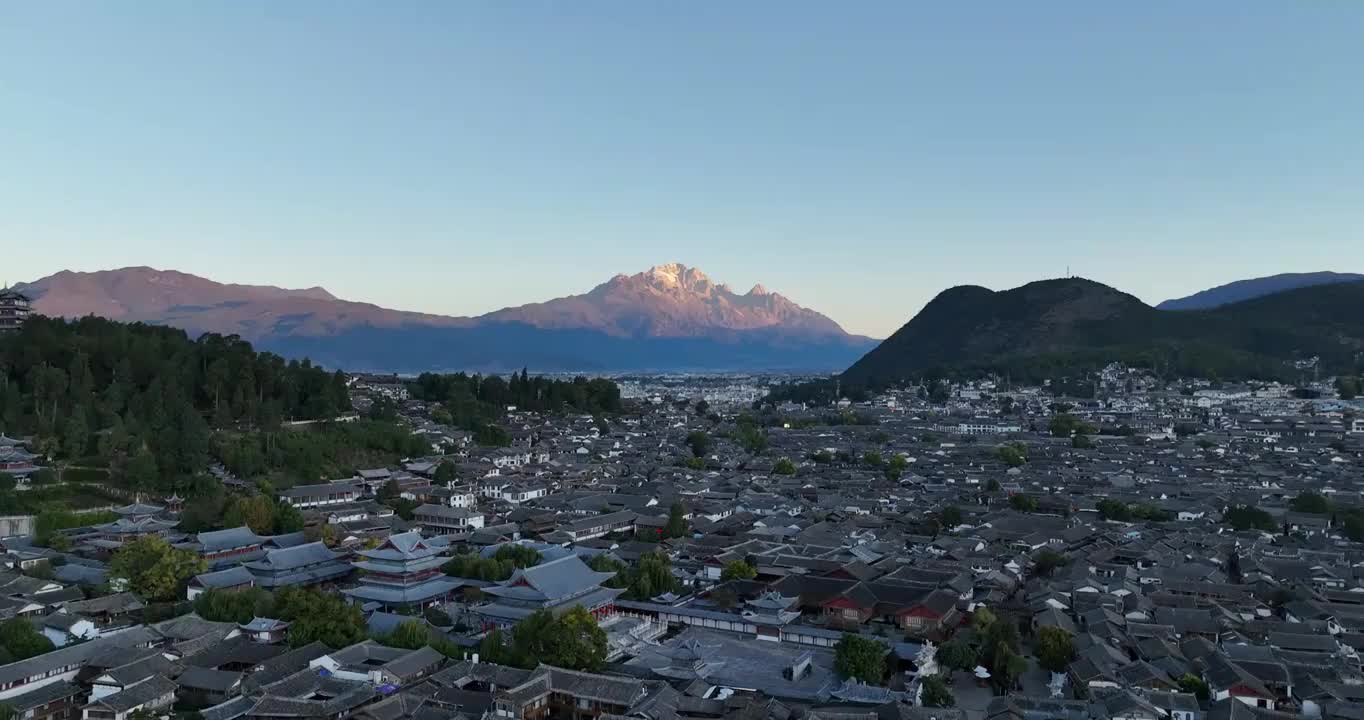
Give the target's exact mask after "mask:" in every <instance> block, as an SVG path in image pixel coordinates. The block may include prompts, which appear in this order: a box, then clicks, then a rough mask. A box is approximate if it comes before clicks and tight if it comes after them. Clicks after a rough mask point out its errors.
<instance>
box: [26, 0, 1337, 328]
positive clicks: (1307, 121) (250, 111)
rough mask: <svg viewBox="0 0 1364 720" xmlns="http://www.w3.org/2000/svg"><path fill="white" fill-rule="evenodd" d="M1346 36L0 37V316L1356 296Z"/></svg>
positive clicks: (1316, 28)
mask: <svg viewBox="0 0 1364 720" xmlns="http://www.w3.org/2000/svg"><path fill="white" fill-rule="evenodd" d="M1361 73H1364V2H1359V1H1357V0H1320V1H1317V2H1291V1H1284V0H1200V1H1198V2H1191V1H1190V0H1163V1H1162V0H1157V1H1149V0H1148V1H1145V2H1129V3H1104V2H1093V0H1074V1H1071V2H1060V1H1055V2H1048V1H1046V0H1039V1H1038V2H1013V1H1005V0H999V1H996V2H970V1H966V2H941V1H938V2H909V1H907V0H895V1H893V2H871V1H866V2H854V3H834V2H798V1H793V0H774V1H772V2H766V1H760V0H744V1H743V2H682V3H678V2H669V3H663V2H648V1H645V2H639V1H636V0H628V1H626V0H621V1H618V2H596V1H593V0H584V1H580V2H579V1H575V2H530V1H516V0H513V1H510V2H509V1H507V0H495V1H493V0H490V1H488V2H475V1H473V0H455V1H454V2H435V1H432V2H396V3H388V2H344V1H326V2H323V1H318V2H309V1H304V0H291V1H290V2H278V1H276V0H268V1H267V0H263V1H259V2H256V1H249V0H230V1H229V0H222V1H216V2H210V1H205V2H159V1H154V0H137V1H136V2H107V3H106V2H93V1H92V2H62V1H55V2H29V3H11V4H8V5H7V6H6V7H5V9H4V11H3V12H2V13H0V282H3V281H5V280H8V281H10V282H17V281H22V280H32V279H36V278H37V277H40V276H42V275H46V274H48V273H51V272H54V271H56V270H59V269H63V268H71V269H78V270H94V269H104V268H112V267H119V266H125V265H143V264H145V265H152V266H156V267H161V268H174V269H179V270H184V271H188V272H193V273H197V274H202V275H206V276H209V277H212V278H214V279H218V280H224V281H233V282H257V283H271V284H278V285H289V286H310V285H323V286H325V287H327V288H328V289H330V290H332V291H333V292H335V293H337V294H338V295H341V296H343V297H347V298H350V299H357V300H367V301H372V302H377V303H380V304H383V305H386V306H391V307H398V308H404V309H415V310H425V311H432V312H442V313H452V314H475V313H479V312H484V311H488V310H492V309H495V308H497V307H501V306H504V305H509V304H518V303H523V302H531V301H536V300H542V299H546V298H549V297H554V296H558V295H564V294H569V293H573V292H579V291H584V290H586V289H588V288H590V287H591V286H593V285H595V284H597V283H598V282H601V281H603V280H605V279H606V278H608V277H610V276H611V275H612V274H615V273H617V272H637V271H639V270H642V269H644V268H646V267H648V266H650V265H654V264H658V263H662V262H668V261H674V260H676V261H681V262H685V263H687V264H690V265H696V266H698V267H701V268H702V269H704V270H705V271H707V272H708V273H709V274H710V275H711V276H712V277H714V278H715V279H716V280H718V281H724V282H729V283H730V284H731V285H733V286H734V287H736V288H738V289H741V290H742V289H746V288H747V287H748V286H750V285H752V284H753V283H755V282H762V283H763V284H765V285H767V286H768V287H769V288H772V289H774V290H777V291H780V292H782V293H784V294H786V295H788V296H790V297H792V298H793V299H795V300H796V301H798V302H800V303H802V304H805V305H809V306H811V307H814V308H816V309H818V310H820V311H823V312H825V313H827V314H828V315H830V316H832V317H833V318H834V319H836V320H838V321H839V322H841V323H843V324H844V325H845V327H847V328H848V329H850V330H853V331H857V332H863V333H868V334H872V335H877V336H884V335H886V334H888V333H890V332H891V331H893V330H894V329H895V328H896V327H898V326H899V325H900V324H901V323H902V322H904V321H905V320H906V319H908V318H909V317H910V316H911V315H912V314H913V313H914V312H915V311H916V310H918V308H919V307H920V306H922V304H923V303H924V302H926V301H927V300H928V299H930V298H931V297H932V296H933V295H934V294H936V293H937V292H939V291H941V290H942V289H944V288H946V287H950V286H952V285H958V284H964V283H974V284H981V285H986V286H989V287H994V288H1005V287H1012V286H1015V285H1019V284H1022V283H1024V282H1027V281H1030V280H1034V279H1038V278H1044V277H1055V276H1059V275H1062V274H1064V272H1065V270H1066V267H1067V266H1069V267H1070V268H1071V269H1072V271H1074V272H1075V273H1076V274H1081V275H1084V276H1087V277H1092V278H1094V279H1097V280H1100V281H1103V282H1107V283H1109V284H1112V285H1115V286H1117V287H1119V288H1122V289H1124V290H1127V291H1129V292H1132V293H1134V294H1136V295H1138V296H1139V297H1141V298H1143V299H1145V300H1148V301H1158V300H1161V299H1164V298H1166V297H1169V296H1174V295H1182V294H1186V293H1188V292H1191V291H1194V290H1198V289H1202V288H1204V287H1208V286H1211V285H1214V284H1219V283H1222V282H1225V281H1229V280H1233V279H1238V278H1243V277H1252V276H1257V275H1263V274H1271V273H1275V272H1283V271H1304V270H1325V269H1335V270H1353V271H1361V270H1364V231H1362V230H1361V228H1364V80H1362V79H1361V78H1364V75H1362V74H1361Z"/></svg>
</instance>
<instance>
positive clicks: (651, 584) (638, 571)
mask: <svg viewBox="0 0 1364 720" xmlns="http://www.w3.org/2000/svg"><path fill="white" fill-rule="evenodd" d="M587 564H588V566H589V567H591V568H592V569H593V570H596V571H597V572H613V573H615V574H616V576H615V577H613V578H611V579H610V580H607V581H606V583H605V584H606V587H611V588H625V599H626V600H651V599H653V598H654V597H656V596H658V595H662V594H664V593H670V592H677V591H679V590H681V589H682V583H681V582H680V581H679V580H678V579H677V578H676V577H674V576H673V568H672V562H671V561H669V560H668V556H667V555H666V554H664V553H661V552H651V553H646V554H644V555H643V556H642V557H640V559H639V562H637V563H635V565H634V566H633V567H631V566H629V565H626V564H625V563H623V562H621V561H619V560H616V559H615V558H612V557H610V556H609V555H605V554H603V555H598V556H596V557H594V558H592V559H591V560H589V561H588V563H587Z"/></svg>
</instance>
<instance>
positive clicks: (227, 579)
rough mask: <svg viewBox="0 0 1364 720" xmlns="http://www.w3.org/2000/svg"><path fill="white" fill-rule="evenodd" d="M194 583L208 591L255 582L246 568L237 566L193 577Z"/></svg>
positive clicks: (253, 576)
mask: <svg viewBox="0 0 1364 720" xmlns="http://www.w3.org/2000/svg"><path fill="white" fill-rule="evenodd" d="M194 581H195V582H196V583H198V584H199V585H201V586H203V587H206V588H209V589H213V588H232V587H238V586H240V585H248V584H250V583H253V582H255V581H256V576H255V575H252V574H251V572H250V571H249V570H247V569H246V568H244V567H242V566H240V565H237V566H235V567H230V568H228V569H226V570H219V571H217V572H210V573H203V574H201V575H195V576H194Z"/></svg>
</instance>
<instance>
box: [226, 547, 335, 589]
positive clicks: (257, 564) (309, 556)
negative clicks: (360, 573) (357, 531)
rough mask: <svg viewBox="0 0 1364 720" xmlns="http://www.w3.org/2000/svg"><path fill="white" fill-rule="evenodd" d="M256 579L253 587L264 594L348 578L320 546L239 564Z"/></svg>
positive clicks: (269, 553)
mask: <svg viewBox="0 0 1364 720" xmlns="http://www.w3.org/2000/svg"><path fill="white" fill-rule="evenodd" d="M243 565H244V566H245V567H246V569H247V571H248V572H250V573H251V574H252V575H253V576H255V578H256V586H257V587H263V588H265V589H267V590H275V589H277V588H282V587H291V586H306V585H318V584H320V583H324V582H329V581H332V580H337V579H340V578H342V577H344V576H346V575H349V574H350V571H351V567H350V565H349V564H348V563H346V562H345V561H343V560H341V556H340V555H339V554H337V553H334V552H332V551H331V550H329V549H328V548H327V546H326V545H323V544H322V543H321V542H314V543H308V544H306V545H296V546H294V547H289V548H281V549H279V550H267V551H266V552H265V557H263V558H261V559H260V560H252V561H250V562H247V563H243Z"/></svg>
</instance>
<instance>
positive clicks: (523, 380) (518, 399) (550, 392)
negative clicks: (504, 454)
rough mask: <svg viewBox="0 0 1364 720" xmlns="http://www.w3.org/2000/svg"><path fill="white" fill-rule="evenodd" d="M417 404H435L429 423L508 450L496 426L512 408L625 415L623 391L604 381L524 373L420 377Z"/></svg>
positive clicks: (506, 439)
mask: <svg viewBox="0 0 1364 720" xmlns="http://www.w3.org/2000/svg"><path fill="white" fill-rule="evenodd" d="M408 388H409V392H411V394H412V396H413V397H414V398H416V399H418V400H425V401H427V402H430V403H436V404H437V405H438V407H437V408H436V409H435V410H433V411H432V413H431V418H432V419H433V420H435V421H436V422H439V423H443V424H446V425H453V426H455V427H459V428H462V429H465V430H468V431H470V432H472V433H474V436H475V440H477V441H478V442H479V443H481V444H484V445H494V446H498V445H506V444H509V443H510V439H511V438H510V436H508V435H507V434H506V431H505V430H503V429H502V428H501V427H500V426H498V425H497V422H498V421H499V420H500V419H501V418H502V416H503V414H504V413H505V410H506V408H507V407H509V406H515V407H516V408H517V409H518V410H527V411H532V412H541V413H559V412H574V413H581V414H590V415H594V416H596V415H612V414H617V413H619V412H620V411H621V399H620V387H619V386H618V385H616V384H615V383H614V382H612V381H610V380H607V379H604V378H594V379H591V380H589V379H587V378H585V377H575V378H573V379H572V380H558V379H554V378H547V377H531V376H530V374H529V373H528V372H527V371H526V370H524V369H523V370H522V371H521V372H520V373H519V374H518V373H512V375H511V377H510V378H509V379H503V378H502V377H500V376H498V375H486V376H485V375H478V374H474V375H469V374H466V373H454V374H438V373H422V374H421V375H420V376H418V377H417V379H416V381H415V382H413V383H411V384H409V386H408Z"/></svg>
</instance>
